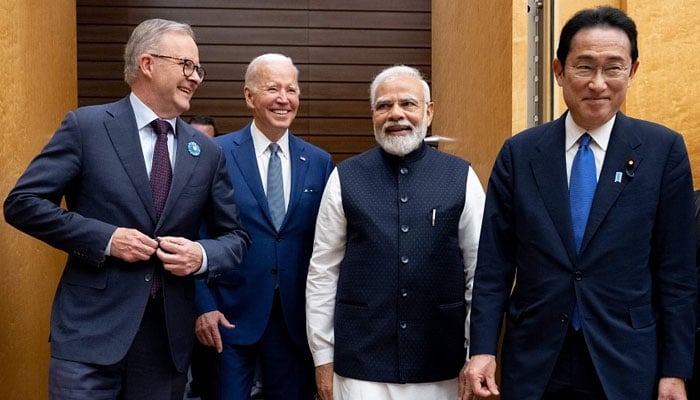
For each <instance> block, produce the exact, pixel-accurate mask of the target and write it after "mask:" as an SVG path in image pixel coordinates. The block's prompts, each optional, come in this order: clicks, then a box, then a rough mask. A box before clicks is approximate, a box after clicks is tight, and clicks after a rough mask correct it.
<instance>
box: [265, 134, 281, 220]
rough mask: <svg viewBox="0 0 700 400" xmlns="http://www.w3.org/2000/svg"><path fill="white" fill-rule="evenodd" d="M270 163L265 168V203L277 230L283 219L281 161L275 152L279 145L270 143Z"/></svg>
mask: <svg viewBox="0 0 700 400" xmlns="http://www.w3.org/2000/svg"><path fill="white" fill-rule="evenodd" d="M269 149H270V164H269V165H268V168H267V204H268V206H269V207H270V215H271V216H272V223H273V224H274V225H275V228H276V229H277V230H278V231H279V229H280V226H282V221H283V220H284V214H285V209H284V185H283V183H282V162H281V161H280V157H279V155H278V154H277V152H278V151H279V149H280V146H279V145H278V144H277V143H270V146H269Z"/></svg>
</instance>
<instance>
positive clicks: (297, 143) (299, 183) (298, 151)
mask: <svg viewBox="0 0 700 400" xmlns="http://www.w3.org/2000/svg"><path fill="white" fill-rule="evenodd" d="M289 165H290V168H291V169H292V183H291V190H290V193H289V206H288V207H287V215H285V218H284V220H285V222H283V223H282V226H284V225H285V223H286V221H287V218H289V216H290V215H291V214H292V212H293V211H294V208H295V207H296V206H297V204H299V201H300V199H301V194H302V193H303V191H304V182H305V181H306V172H307V171H308V170H309V162H308V160H307V158H306V149H305V147H304V142H302V141H301V140H299V139H297V137H296V136H294V135H292V134H291V132H290V133H289Z"/></svg>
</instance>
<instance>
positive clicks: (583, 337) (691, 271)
mask: <svg viewBox="0 0 700 400" xmlns="http://www.w3.org/2000/svg"><path fill="white" fill-rule="evenodd" d="M637 57H638V50H637V31H636V27H635V23H634V21H632V20H631V19H630V18H629V17H628V16H627V15H626V14H625V13H623V12H622V11H620V10H618V9H615V8H611V7H599V8H596V9H590V10H583V11H580V12H579V13H577V14H576V15H574V17H572V19H571V20H569V21H568V22H567V23H566V24H565V26H564V27H563V29H562V32H561V37H560V41H559V48H558V50H557V58H556V59H555V60H554V61H553V69H554V73H555V76H556V79H557V82H558V84H559V86H561V87H562V89H563V95H564V100H565V102H566V104H567V106H568V111H567V112H566V113H565V114H564V115H563V116H562V117H561V118H559V119H557V120H555V121H553V122H550V123H547V124H544V125H542V126H538V127H535V128H532V129H529V130H526V131H524V132H522V133H520V134H518V135H515V136H514V137H512V138H510V139H509V140H507V141H506V143H505V144H504V145H503V148H502V149H501V152H500V154H499V155H498V157H497V159H496V163H495V165H494V168H493V171H492V174H491V178H490V181H489V184H488V192H487V200H486V211H485V212H484V223H483V225H482V233H481V240H480V244H479V255H478V261H477V267H476V272H475V278H474V299H473V304H472V315H471V316H472V320H471V349H470V350H471V360H470V363H469V365H468V368H467V373H466V375H467V376H466V378H467V379H468V380H469V381H470V384H471V385H470V386H471V391H473V393H474V394H475V395H477V396H479V397H487V396H489V395H495V394H498V392H499V389H498V388H497V386H496V384H495V379H494V375H495V370H496V358H495V355H496V350H497V346H498V340H499V333H500V330H501V322H502V320H503V315H504V313H505V328H504V329H505V336H504V339H503V347H502V352H501V391H500V392H501V395H502V396H501V398H502V399H504V400H510V399H518V400H523V399H542V398H544V399H602V398H609V399H651V398H656V396H657V395H658V398H664V399H684V398H685V387H684V379H685V378H690V377H691V374H692V365H693V335H694V331H695V316H694V307H695V298H696V297H695V296H696V290H697V289H696V286H697V284H696V278H695V247H694V246H695V239H694V238H695V236H694V226H693V211H694V207H693V185H692V178H691V173H690V166H689V162H688V155H687V152H686V148H685V145H684V143H683V138H682V137H681V136H680V135H679V134H677V133H675V132H673V131H671V130H670V129H668V128H665V127H663V126H660V125H657V124H654V123H651V122H646V121H642V120H638V119H633V118H630V117H627V116H625V115H624V114H622V113H621V112H620V105H621V104H622V103H623V101H624V100H625V95H626V92H627V88H628V87H629V86H630V84H631V82H632V79H633V78H634V76H635V74H636V72H637V69H638V67H639V61H638V59H637ZM589 138H590V139H591V141H590V143H589V144H588V146H586V142H588V139H589ZM586 147H588V148H586ZM591 151H592V155H593V158H594V159H593V160H591V161H594V163H593V162H591V163H590V166H591V169H592V170H593V173H592V177H593V185H591V186H592V188H593V189H594V194H593V195H592V205H591V206H590V212H589V213H588V216H587V220H586V219H584V220H583V224H581V229H580V230H577V232H578V231H580V232H581V236H580V244H578V243H577V239H579V238H577V237H575V235H574V226H575V225H577V224H576V219H575V218H574V215H577V213H578V211H579V208H575V207H570V200H571V201H577V200H579V199H578V198H577V197H578V196H577V195H576V193H575V192H574V190H573V183H574V177H575V176H576V181H577V182H578V180H579V178H578V175H577V174H574V172H573V171H574V170H578V169H579V167H578V166H576V159H577V157H579V156H578V155H577V152H581V153H582V156H581V158H580V159H584V158H585V156H584V155H585V154H586V153H590V152H591ZM596 180H597V181H596ZM569 181H570V182H569ZM570 183H571V185H572V186H571V188H572V190H571V192H570V191H569V184H570ZM577 185H578V183H577ZM586 221H587V224H586ZM464 394H465V395H468V394H469V390H464Z"/></svg>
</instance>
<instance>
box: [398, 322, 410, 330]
mask: <svg viewBox="0 0 700 400" xmlns="http://www.w3.org/2000/svg"><path fill="white" fill-rule="evenodd" d="M399 326H400V327H401V329H406V326H408V324H406V322H405V321H401V322H399Z"/></svg>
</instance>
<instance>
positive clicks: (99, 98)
mask: <svg viewBox="0 0 700 400" xmlns="http://www.w3.org/2000/svg"><path fill="white" fill-rule="evenodd" d="M76 3H77V21H78V101H79V104H80V105H87V104H96V103H104V102H107V101H112V100H116V99H119V98H121V97H123V96H124V95H126V94H127V93H128V91H129V88H128V87H127V85H126V84H125V83H124V82H123V77H122V67H123V61H122V52H123V49H124V44H125V42H126V40H127V39H128V36H129V33H130V32H131V30H132V29H133V28H134V26H136V25H137V24H138V23H139V22H141V21H143V20H144V19H147V18H154V17H159V18H166V19H172V20H176V21H182V22H187V23H189V24H191V25H192V27H193V28H194V31H195V34H196V36H197V42H198V44H199V50H200V60H201V63H202V64H203V65H204V66H205V67H206V69H207V80H206V81H205V82H204V83H203V84H202V86H200V88H199V90H198V92H197V94H196V95H195V97H194V99H193V100H192V108H191V110H190V111H189V112H188V113H187V114H186V115H185V117H188V116H191V115H194V114H208V115H212V116H213V117H215V118H216V119H217V121H218V124H219V127H220V130H221V131H224V132H226V131H231V130H236V129H239V128H241V127H242V126H243V125H244V124H245V123H247V122H248V121H249V120H250V113H249V111H248V110H247V109H246V107H245V102H244V100H243V75H244V72H245V68H246V65H247V64H248V62H249V61H250V60H251V59H252V58H254V57H255V56H257V55H260V54H262V53H267V52H278V53H283V54H286V55H288V56H290V57H292V59H294V61H295V63H296V64H297V67H298V68H299V70H300V76H299V80H300V84H301V88H302V101H301V106H300V110H299V113H298V115H297V119H296V120H295V122H294V125H293V126H292V130H293V131H294V133H296V134H297V135H299V136H301V137H304V138H305V139H307V140H309V141H310V142H312V143H315V144H317V145H319V146H321V147H323V148H325V149H327V150H328V151H330V152H331V153H333V155H334V157H335V159H336V161H340V160H342V159H344V158H346V157H348V156H351V155H353V154H356V153H358V152H361V151H363V150H365V149H367V148H369V147H371V146H372V145H374V136H373V134H372V131H371V130H372V125H371V120H370V113H369V101H368V88H369V82H370V81H371V79H372V77H373V76H374V75H375V74H376V73H377V72H379V71H380V70H381V69H382V68H384V67H386V66H390V65H394V64H407V65H411V66H415V67H417V68H418V69H420V70H421V71H422V72H423V73H424V74H425V76H426V78H427V79H428V80H430V73H431V71H430V67H431V65H430V51H431V48H430V40H431V39H430V28H431V27H430V0H384V1H382V2H377V1H376V0H354V1H347V0H307V1H298V0H236V1H231V0H199V1H197V2H192V1H190V0H115V1H110V2H104V1H102V0H77V2H76Z"/></svg>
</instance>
